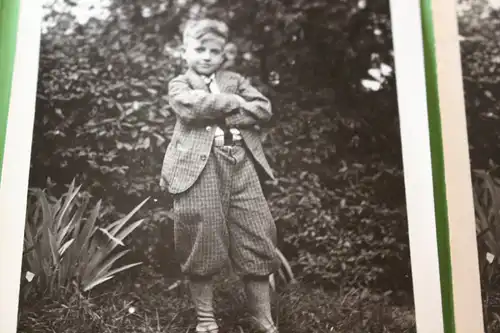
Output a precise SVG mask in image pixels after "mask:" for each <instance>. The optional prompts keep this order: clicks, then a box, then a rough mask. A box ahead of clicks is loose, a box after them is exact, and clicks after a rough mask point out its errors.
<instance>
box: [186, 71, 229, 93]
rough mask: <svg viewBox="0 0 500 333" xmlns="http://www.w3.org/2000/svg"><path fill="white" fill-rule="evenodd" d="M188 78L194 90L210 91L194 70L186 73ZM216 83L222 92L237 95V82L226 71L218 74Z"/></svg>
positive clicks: (216, 74)
mask: <svg viewBox="0 0 500 333" xmlns="http://www.w3.org/2000/svg"><path fill="white" fill-rule="evenodd" d="M186 76H187V78H188V81H189V83H190V84H191V86H192V87H193V89H202V90H205V91H209V90H208V87H207V85H206V84H205V81H204V80H203V77H202V76H201V75H199V74H197V73H196V72H195V71H193V70H192V69H189V70H188V71H187V72H186ZM215 82H216V83H217V86H218V87H219V90H220V92H223V93H236V90H237V84H236V80H235V79H234V78H233V77H232V76H231V75H229V73H227V72H225V71H218V72H216V73H215Z"/></svg>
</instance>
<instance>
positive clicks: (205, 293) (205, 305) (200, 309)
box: [189, 277, 218, 333]
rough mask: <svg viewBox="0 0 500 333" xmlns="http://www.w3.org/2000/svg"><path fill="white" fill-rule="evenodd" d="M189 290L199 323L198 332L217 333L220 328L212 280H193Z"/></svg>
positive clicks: (198, 278) (190, 282)
mask: <svg viewBox="0 0 500 333" xmlns="http://www.w3.org/2000/svg"><path fill="white" fill-rule="evenodd" d="M189 289H190V292H191V299H192V301H193V303H194V306H195V309H196V317H197V321H198V324H197V326H196V332H211V333H212V332H214V333H215V332H217V329H218V327H217V322H216V321H215V315H214V308H213V290H212V279H211V278H204V277H203V278H200V277H197V278H191V279H190V281H189Z"/></svg>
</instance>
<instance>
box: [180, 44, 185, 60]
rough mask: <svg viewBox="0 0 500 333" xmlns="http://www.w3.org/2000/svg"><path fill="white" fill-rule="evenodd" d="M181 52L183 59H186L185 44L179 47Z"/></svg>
mask: <svg viewBox="0 0 500 333" xmlns="http://www.w3.org/2000/svg"><path fill="white" fill-rule="evenodd" d="M179 52H180V54H181V57H182V59H184V57H185V54H186V47H185V46H184V45H182V46H180V47H179Z"/></svg>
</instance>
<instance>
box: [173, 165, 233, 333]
mask: <svg viewBox="0 0 500 333" xmlns="http://www.w3.org/2000/svg"><path fill="white" fill-rule="evenodd" d="M222 181H223V179H220V178H219V174H218V172H217V168H216V162H215V160H214V157H213V156H210V157H209V160H208V161H207V165H206V167H205V169H204V170H203V172H202V174H201V175H200V177H199V179H198V180H197V181H196V182H195V184H194V185H193V186H192V187H191V188H190V189H189V190H188V191H186V192H184V193H181V194H176V195H174V210H173V211H174V240H175V250H176V254H177V256H178V259H179V261H180V264H181V270H182V272H183V273H184V274H186V275H187V277H188V279H189V289H190V293H191V298H192V301H193V303H194V306H195V309H196V315H197V320H198V324H197V327H196V331H197V332H218V328H217V323H216V321H215V316H214V309H213V291H212V276H213V275H215V274H217V273H219V271H220V270H221V268H222V267H223V266H224V265H225V264H226V263H227V259H228V246H229V241H228V231H227V227H226V223H225V219H224V211H223V203H222V202H221V196H220V188H221V182H222Z"/></svg>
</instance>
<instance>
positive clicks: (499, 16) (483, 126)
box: [456, 0, 500, 333]
mask: <svg viewBox="0 0 500 333" xmlns="http://www.w3.org/2000/svg"><path fill="white" fill-rule="evenodd" d="M456 9H457V19H458V23H459V34H460V52H461V59H462V75H463V87H464V97H465V109H466V116H467V132H468V142H469V155H470V166H471V178H472V193H473V199H474V212H475V226H476V240H477V249H471V251H477V255H478V260H479V275H480V287H481V298H482V306H483V321H484V331H485V332H486V333H494V332H500V316H499V314H500V312H499V311H500V288H499V285H498V282H499V278H500V275H499V267H500V252H499V244H500V226H499V222H500V210H499V204H500V195H499V193H500V192H499V191H500V168H499V166H500V160H499V158H498V157H499V152H500V149H499V147H500V145H499V143H500V132H499V130H498V124H499V121H500V103H499V101H500V100H499V98H498V96H499V92H500V90H499V87H500V80H499V73H500V66H499V64H500V46H499V45H498V40H499V33H498V31H499V27H500V2H499V1H497V0H480V1H479V0H475V1H470V0H458V1H457V6H456Z"/></svg>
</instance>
